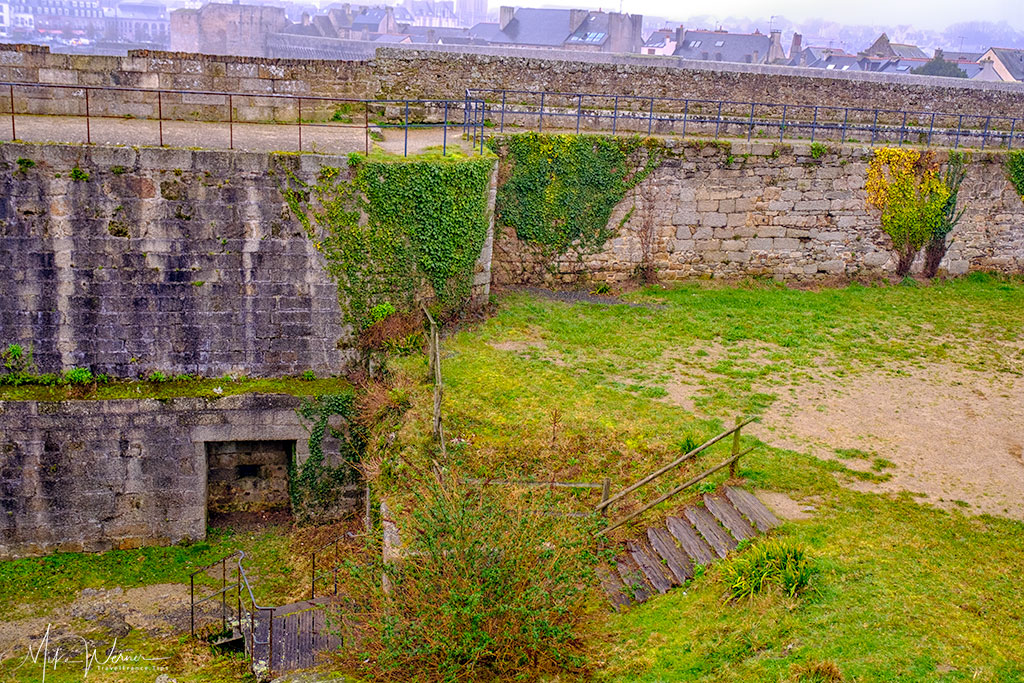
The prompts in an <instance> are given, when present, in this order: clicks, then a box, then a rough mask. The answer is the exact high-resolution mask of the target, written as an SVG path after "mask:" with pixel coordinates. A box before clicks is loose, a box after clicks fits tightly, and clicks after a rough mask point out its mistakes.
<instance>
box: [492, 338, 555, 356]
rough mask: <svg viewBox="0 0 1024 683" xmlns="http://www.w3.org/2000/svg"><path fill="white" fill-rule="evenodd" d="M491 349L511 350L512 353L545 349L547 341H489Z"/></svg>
mask: <svg viewBox="0 0 1024 683" xmlns="http://www.w3.org/2000/svg"><path fill="white" fill-rule="evenodd" d="M490 346H491V348H492V349H495V350H496V351H512V352H514V353H520V352H522V351H527V350H529V349H546V348H547V346H548V345H547V342H544V341H541V340H539V339H537V340H532V341H503V342H490Z"/></svg>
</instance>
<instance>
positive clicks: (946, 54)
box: [942, 50, 985, 62]
mask: <svg viewBox="0 0 1024 683" xmlns="http://www.w3.org/2000/svg"><path fill="white" fill-rule="evenodd" d="M983 54H985V53H984V52H953V51H952V50H949V51H946V50H943V51H942V58H943V59H945V60H946V61H947V62H977V61H979V60H980V59H981V56H982V55H983Z"/></svg>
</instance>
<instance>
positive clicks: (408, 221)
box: [279, 154, 493, 332]
mask: <svg viewBox="0 0 1024 683" xmlns="http://www.w3.org/2000/svg"><path fill="white" fill-rule="evenodd" d="M492 164H493V160H492V159H490V158H479V157H474V158H468V159H467V158H460V157H453V156H446V157H441V156H436V157H435V156H423V157H419V158H411V159H401V158H390V157H385V158H379V157H371V158H366V157H363V156H361V155H358V154H354V155H352V156H351V157H350V164H349V167H348V169H339V168H329V167H324V168H323V169H322V170H321V172H320V175H319V177H318V179H317V181H316V182H315V183H312V184H309V183H305V182H303V181H302V180H300V179H299V178H298V177H297V176H295V174H294V173H291V172H290V171H287V170H285V173H286V174H287V180H286V185H285V187H284V188H283V191H284V194H285V197H286V199H287V201H288V204H289V206H290V207H291V209H292V211H293V212H294V213H295V215H296V217H297V218H298V219H299V221H300V222H301V223H302V225H303V226H304V227H305V229H306V232H307V234H308V235H309V238H310V239H311V240H313V243H314V245H315V246H316V248H317V250H318V251H319V252H320V253H321V254H323V256H324V258H325V259H326V261H327V268H328V270H329V272H330V274H331V276H332V277H333V278H334V279H335V280H336V281H337V283H338V294H339V296H338V299H339V302H340V303H341V305H342V309H343V310H344V311H345V314H346V322H349V323H351V324H352V325H353V326H354V327H355V328H356V330H357V332H361V331H362V330H364V329H366V328H367V327H369V326H370V325H371V324H372V323H373V322H374V321H373V319H372V316H371V312H372V311H373V309H374V307H375V306H378V305H388V306H391V307H392V308H393V309H394V310H395V311H396V312H398V313H409V312H411V311H413V310H414V309H415V301H416V300H417V298H418V297H423V296H428V297H429V296H432V297H433V298H435V299H436V301H437V302H438V305H439V306H440V307H442V308H452V307H458V306H460V305H462V304H463V303H464V302H465V300H466V298H467V296H468V295H469V292H470V287H471V284H472V276H473V265H474V263H475V261H476V259H477V258H478V257H479V255H480V250H481V248H482V247H483V243H484V239H485V237H486V234H487V227H488V214H487V189H488V181H489V176H490V171H491V167H492ZM279 166H280V167H282V168H283V165H281V164H279Z"/></svg>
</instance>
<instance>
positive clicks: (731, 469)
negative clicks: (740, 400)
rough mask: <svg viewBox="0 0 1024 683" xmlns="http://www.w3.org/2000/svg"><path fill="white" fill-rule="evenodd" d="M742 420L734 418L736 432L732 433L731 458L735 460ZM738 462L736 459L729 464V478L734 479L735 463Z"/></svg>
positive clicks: (738, 450) (737, 417)
mask: <svg viewBox="0 0 1024 683" xmlns="http://www.w3.org/2000/svg"><path fill="white" fill-rule="evenodd" d="M742 421H743V420H742V418H740V416H739V415H737V416H736V431H735V432H733V433H732V457H733V458H735V457H736V456H737V455H738V454H739V452H740V430H741V429H743V427H741V426H740V423H741V422H742ZM738 461H739V459H738V458H736V459H735V460H733V461H732V462H731V463H729V478H730V479H735V478H736V463H737V462H738Z"/></svg>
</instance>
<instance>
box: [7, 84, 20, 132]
mask: <svg viewBox="0 0 1024 683" xmlns="http://www.w3.org/2000/svg"><path fill="white" fill-rule="evenodd" d="M8 92H9V94H10V97H11V140H12V141H14V140H17V139H18V132H17V130H15V128H14V86H13V85H10V86H8Z"/></svg>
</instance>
